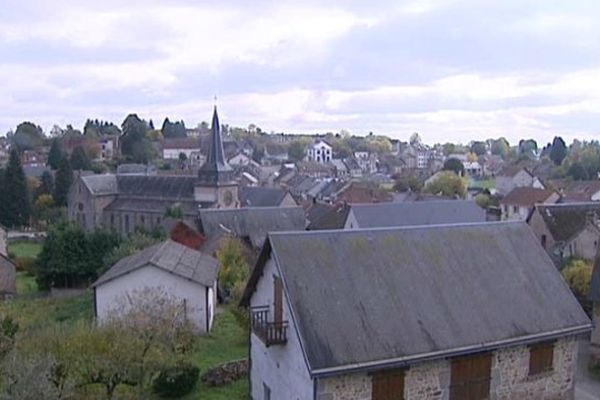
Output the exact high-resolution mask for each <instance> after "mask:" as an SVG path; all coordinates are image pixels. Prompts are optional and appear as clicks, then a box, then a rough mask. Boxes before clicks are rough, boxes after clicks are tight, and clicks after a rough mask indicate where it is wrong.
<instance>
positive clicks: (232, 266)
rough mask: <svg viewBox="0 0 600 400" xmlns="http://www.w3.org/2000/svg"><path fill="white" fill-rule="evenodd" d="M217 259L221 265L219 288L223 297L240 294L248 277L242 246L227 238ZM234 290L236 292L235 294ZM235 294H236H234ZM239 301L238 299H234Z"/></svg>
mask: <svg viewBox="0 0 600 400" xmlns="http://www.w3.org/2000/svg"><path fill="white" fill-rule="evenodd" d="M217 259H218V260H219V263H220V264H221V268H220V269H219V287H220V289H221V291H222V292H223V293H224V294H225V296H229V295H232V294H233V295H234V297H235V295H236V294H238V295H239V294H241V293H237V292H239V289H240V288H241V287H243V286H244V285H245V284H246V282H247V280H248V276H249V275H250V267H249V266H248V263H247V262H246V259H245V257H244V246H243V245H242V243H241V242H240V241H239V239H236V238H227V239H225V240H223V241H222V243H221V247H220V248H219V250H218V251H217ZM236 289H238V290H237V292H236ZM234 292H236V293H234ZM236 300H239V299H236Z"/></svg>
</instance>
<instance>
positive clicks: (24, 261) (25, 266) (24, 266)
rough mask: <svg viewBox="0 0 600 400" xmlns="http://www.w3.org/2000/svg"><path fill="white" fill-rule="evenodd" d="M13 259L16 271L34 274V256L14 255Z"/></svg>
mask: <svg viewBox="0 0 600 400" xmlns="http://www.w3.org/2000/svg"><path fill="white" fill-rule="evenodd" d="M13 261H14V264H15V267H17V271H23V272H27V273H28V274H29V275H34V274H35V265H36V264H35V263H36V260H35V257H16V258H14V259H13Z"/></svg>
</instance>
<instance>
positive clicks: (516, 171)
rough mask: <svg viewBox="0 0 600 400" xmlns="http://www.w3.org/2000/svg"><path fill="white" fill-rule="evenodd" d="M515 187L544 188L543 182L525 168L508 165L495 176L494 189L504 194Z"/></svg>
mask: <svg viewBox="0 0 600 400" xmlns="http://www.w3.org/2000/svg"><path fill="white" fill-rule="evenodd" d="M517 187H534V188H537V189H544V184H543V183H542V182H541V181H540V179H539V178H538V177H536V176H534V175H533V174H532V173H531V172H530V171H529V170H528V169H527V168H524V167H519V166H508V167H505V168H503V169H502V171H501V172H500V173H499V174H498V175H497V176H496V191H497V192H498V194H499V195H501V196H506V195H507V194H508V193H509V192H510V191H511V190H513V189H514V188H517Z"/></svg>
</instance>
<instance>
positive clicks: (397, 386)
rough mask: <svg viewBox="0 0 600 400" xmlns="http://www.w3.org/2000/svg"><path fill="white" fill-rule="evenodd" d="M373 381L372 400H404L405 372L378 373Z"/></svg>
mask: <svg viewBox="0 0 600 400" xmlns="http://www.w3.org/2000/svg"><path fill="white" fill-rule="evenodd" d="M371 381H372V395H371V399H372V400H404V370H394V371H385V372H378V373H376V374H373V375H372V376H371Z"/></svg>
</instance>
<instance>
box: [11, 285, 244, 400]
mask: <svg viewBox="0 0 600 400" xmlns="http://www.w3.org/2000/svg"><path fill="white" fill-rule="evenodd" d="M23 282H25V281H23ZM23 282H22V283H21V284H24V283H23ZM0 315H11V316H12V317H13V318H15V319H16V320H17V322H18V323H19V325H20V327H21V330H22V331H26V332H29V333H34V334H35V331H36V330H39V329H43V328H45V327H47V326H48V325H51V324H57V323H66V324H69V323H73V322H75V321H81V320H83V321H90V322H91V321H92V319H93V311H92V294H91V292H86V293H85V294H83V295H80V296H77V297H73V298H68V299H58V298H39V299H25V298H22V299H16V300H8V301H5V302H0ZM247 337H248V334H247V332H246V331H245V330H244V329H242V328H241V327H240V325H239V324H238V323H237V321H236V319H235V317H234V316H233V314H232V313H231V312H230V311H228V310H227V309H225V310H224V311H223V312H222V313H220V314H219V315H218V316H217V318H216V320H215V325H214V329H213V331H212V332H211V333H210V334H209V335H205V336H201V337H199V338H198V343H197V348H196V352H195V354H194V361H195V362H196V363H197V365H198V366H199V367H200V373H201V374H203V373H204V372H206V371H207V370H209V369H210V368H213V367H215V366H217V365H219V364H222V363H224V362H227V361H233V360H239V359H242V358H246V357H247V355H248V347H247V342H248V340H247ZM123 392H124V393H123V394H124V396H123V397H124V398H127V397H129V396H127V394H125V393H127V390H123ZM247 398H248V381H247V380H246V379H242V380H240V381H238V382H235V383H233V384H230V385H227V386H223V387H219V388H213V387H207V386H205V385H204V384H203V383H202V382H200V381H198V384H197V385H196V388H195V389H194V391H193V392H192V393H190V394H189V395H187V396H186V397H184V399H185V400H196V399H202V400H242V399H247Z"/></svg>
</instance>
